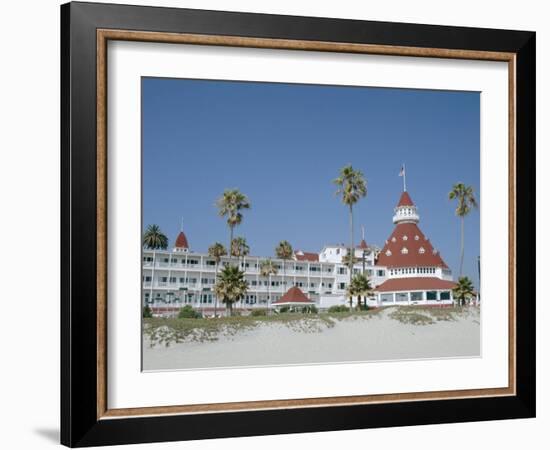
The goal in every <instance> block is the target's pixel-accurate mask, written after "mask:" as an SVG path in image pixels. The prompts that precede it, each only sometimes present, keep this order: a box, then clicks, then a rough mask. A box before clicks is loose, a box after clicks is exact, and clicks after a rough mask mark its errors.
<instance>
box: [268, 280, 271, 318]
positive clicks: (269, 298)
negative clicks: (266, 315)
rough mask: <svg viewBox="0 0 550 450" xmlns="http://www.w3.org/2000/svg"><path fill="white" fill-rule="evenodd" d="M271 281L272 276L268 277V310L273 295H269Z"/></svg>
mask: <svg viewBox="0 0 550 450" xmlns="http://www.w3.org/2000/svg"><path fill="white" fill-rule="evenodd" d="M270 283H271V276H269V275H268V277H267V310H268V311H269V305H270V304H271V296H270V295H269V285H270Z"/></svg>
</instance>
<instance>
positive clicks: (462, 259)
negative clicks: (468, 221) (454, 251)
mask: <svg viewBox="0 0 550 450" xmlns="http://www.w3.org/2000/svg"><path fill="white" fill-rule="evenodd" d="M463 263H464V217H461V218H460V270H459V276H460V277H461V276H462V264H463Z"/></svg>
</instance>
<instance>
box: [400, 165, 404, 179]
mask: <svg viewBox="0 0 550 450" xmlns="http://www.w3.org/2000/svg"><path fill="white" fill-rule="evenodd" d="M399 176H400V177H403V176H405V165H402V166H401V170H400V171H399Z"/></svg>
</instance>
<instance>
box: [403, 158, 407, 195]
mask: <svg viewBox="0 0 550 450" xmlns="http://www.w3.org/2000/svg"><path fill="white" fill-rule="evenodd" d="M403 192H407V171H406V169H405V163H403Z"/></svg>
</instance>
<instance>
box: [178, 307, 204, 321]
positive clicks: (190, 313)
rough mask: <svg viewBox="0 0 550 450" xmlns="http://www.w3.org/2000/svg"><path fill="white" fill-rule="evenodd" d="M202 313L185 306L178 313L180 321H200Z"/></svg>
mask: <svg viewBox="0 0 550 450" xmlns="http://www.w3.org/2000/svg"><path fill="white" fill-rule="evenodd" d="M200 317H201V313H199V312H198V311H195V310H194V309H193V307H192V306H191V305H185V306H184V307H183V308H181V309H180V311H179V313H178V319H199V318H200Z"/></svg>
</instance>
